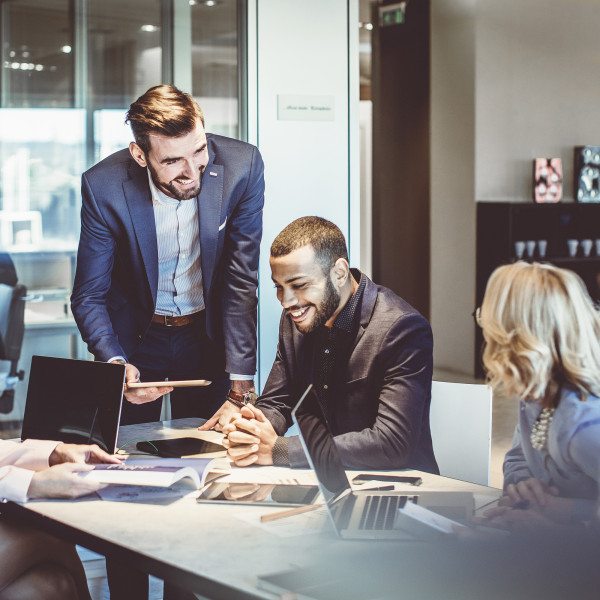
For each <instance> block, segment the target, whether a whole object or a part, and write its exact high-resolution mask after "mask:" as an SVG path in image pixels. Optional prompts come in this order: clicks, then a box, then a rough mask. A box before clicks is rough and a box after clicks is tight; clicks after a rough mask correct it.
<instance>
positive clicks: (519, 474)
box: [502, 425, 533, 489]
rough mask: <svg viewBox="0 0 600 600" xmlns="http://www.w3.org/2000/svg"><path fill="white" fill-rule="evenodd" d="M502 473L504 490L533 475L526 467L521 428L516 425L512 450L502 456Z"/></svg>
mask: <svg viewBox="0 0 600 600" xmlns="http://www.w3.org/2000/svg"><path fill="white" fill-rule="evenodd" d="M502 470H503V472H504V489H506V487H507V486H508V485H509V484H511V483H513V484H515V483H519V481H524V480H525V479H529V478H531V477H533V474H532V473H531V471H530V470H529V467H528V466H527V459H526V458H525V454H524V453H523V447H522V446H521V426H520V425H517V426H516V428H515V433H514V435H513V441H512V448H511V449H510V450H509V451H508V452H507V453H506V455H505V456H504V464H503V466H502Z"/></svg>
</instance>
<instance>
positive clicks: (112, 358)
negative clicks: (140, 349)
mask: <svg viewBox="0 0 600 600" xmlns="http://www.w3.org/2000/svg"><path fill="white" fill-rule="evenodd" d="M114 360H122V361H123V362H124V363H126V362H127V359H126V358H125V357H124V356H111V357H110V358H109V359H108V360H107V361H106V362H113V361H114Z"/></svg>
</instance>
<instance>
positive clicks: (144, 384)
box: [127, 379, 212, 389]
mask: <svg viewBox="0 0 600 600" xmlns="http://www.w3.org/2000/svg"><path fill="white" fill-rule="evenodd" d="M211 383H212V382H210V381H208V380H207V379H186V380H180V381H169V380H168V379H167V380H165V381H136V382H135V383H128V384H127V387H128V388H131V389H134V388H149V387H174V388H176V387H198V386H203V385H210V384H211Z"/></svg>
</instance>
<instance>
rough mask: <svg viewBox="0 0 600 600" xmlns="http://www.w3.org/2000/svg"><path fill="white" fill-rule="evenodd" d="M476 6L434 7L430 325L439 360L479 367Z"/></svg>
mask: <svg viewBox="0 0 600 600" xmlns="http://www.w3.org/2000/svg"><path fill="white" fill-rule="evenodd" d="M475 4H476V0H433V1H432V5H431V9H432V10H431V32H432V33H431V326H432V329H433V340H434V365H435V367H436V368H443V369H448V370H452V371H458V372H471V371H472V369H473V361H474V350H473V347H474V345H473V336H474V331H473V319H472V317H471V313H472V311H473V308H474V307H473V304H474V302H475V161H476V158H475Z"/></svg>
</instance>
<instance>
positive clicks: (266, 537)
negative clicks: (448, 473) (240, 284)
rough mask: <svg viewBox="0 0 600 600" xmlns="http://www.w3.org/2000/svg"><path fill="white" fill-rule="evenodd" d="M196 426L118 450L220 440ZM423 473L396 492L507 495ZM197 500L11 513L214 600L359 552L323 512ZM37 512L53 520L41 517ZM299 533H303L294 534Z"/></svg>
mask: <svg viewBox="0 0 600 600" xmlns="http://www.w3.org/2000/svg"><path fill="white" fill-rule="evenodd" d="M197 423H198V420H196V419H180V420H177V421H165V422H163V423H149V424H143V425H131V426H127V427H123V428H122V429H121V432H120V433H119V445H121V444H123V443H125V442H126V441H127V440H132V439H135V438H145V439H148V438H149V439H158V438H163V437H164V438H166V437H185V436H197V437H202V438H204V439H210V440H213V441H214V440H218V439H219V437H220V434H218V433H217V432H214V431H211V432H199V431H197V428H196V425H197ZM290 471H291V470H288V469H282V468H277V467H276V468H270V467H262V468H261V467H258V468H252V469H251V470H246V469H234V473H233V475H232V477H233V478H235V477H236V475H237V476H240V475H241V476H242V479H241V480H243V478H244V477H245V475H244V473H246V474H247V476H250V474H251V473H254V475H253V477H256V473H257V472H258V473H259V474H260V475H261V476H262V477H264V478H265V481H267V482H269V481H272V480H273V478H276V477H277V476H280V475H281V474H282V473H288V474H290ZM292 474H293V476H294V477H295V478H300V479H303V481H302V482H304V481H314V474H313V473H312V472H310V471H301V470H295V469H294V470H293V471H292ZM407 474H411V472H407ZM418 474H419V475H421V476H422V477H423V484H422V486H421V488H414V487H410V488H409V487H406V486H405V487H404V488H402V487H397V489H407V490H409V491H411V492H413V493H414V492H415V490H418V489H423V490H425V489H444V490H455V491H472V492H474V494H475V499H476V506H481V505H483V504H486V503H487V502H490V501H493V500H494V499H495V498H497V497H498V495H499V493H500V491H499V490H495V489H492V488H486V487H483V486H478V485H474V484H470V483H465V482H461V481H456V480H451V479H446V478H444V477H439V476H436V475H430V474H428V473H418ZM238 480H240V479H238ZM196 496H197V491H195V492H194V493H191V494H188V496H186V497H182V498H171V499H162V500H161V499H154V500H146V501H139V500H138V501H136V502H110V501H103V500H100V499H99V498H97V497H86V498H80V499H78V500H69V501H67V500H45V501H32V502H29V503H27V504H26V505H25V506H24V508H25V509H26V510H25V511H23V510H22V509H20V508H19V507H18V505H13V507H12V510H10V511H7V512H11V513H12V514H16V515H18V516H20V517H21V518H26V517H30V518H33V521H32V523H33V524H35V525H36V526H41V527H44V526H46V525H48V524H49V523H50V525H51V528H52V527H53V528H54V529H53V531H54V532H55V533H57V534H58V535H61V536H62V537H65V538H66V539H72V541H75V542H77V543H78V544H80V545H83V546H86V547H89V548H90V549H91V550H94V551H96V552H100V553H103V554H106V553H107V551H110V552H112V553H113V554H114V555H115V556H117V557H118V556H120V557H122V558H123V559H124V560H130V561H131V562H132V564H136V565H137V566H143V568H145V569H146V570H147V571H148V572H150V573H151V574H153V575H156V576H158V577H161V578H163V579H172V580H173V582H174V583H177V584H178V585H181V586H182V587H188V588H189V589H194V591H197V592H199V593H204V594H206V595H207V596H210V597H211V598H212V597H214V598H232V597H241V598H244V597H256V598H272V597H273V596H272V595H271V594H270V593H268V592H265V591H262V590H259V589H257V587H256V583H257V576H258V575H262V574H267V573H273V572H277V571H281V570H286V569H291V568H293V567H296V566H298V565H304V564H308V563H309V562H310V561H311V560H314V559H315V556H317V555H318V554H319V553H322V552H324V551H326V552H328V553H329V552H343V551H344V547H345V546H346V547H348V546H351V547H352V548H356V544H357V542H347V541H342V540H340V539H339V538H338V537H337V536H336V535H335V533H334V531H333V529H332V528H331V525H330V524H329V522H328V521H327V520H326V518H325V516H324V515H323V514H321V516H319V515H318V514H316V513H319V512H320V511H315V512H314V513H306V514H305V515H296V516H294V517H293V518H288V519H281V520H279V521H273V522H271V523H263V524H261V523H259V517H260V515H262V514H265V513H268V512H271V511H273V512H276V511H278V510H282V509H281V508H274V509H273V508H270V507H252V506H228V505H219V504H199V503H197V502H196V500H195V497H196ZM3 512H4V511H3ZM38 515H39V516H43V517H47V518H48V519H50V520H51V521H48V519H39V518H38V517H37V516H38ZM319 519H322V521H319ZM286 522H287V523H286ZM320 522H322V524H323V527H322V531H320V532H317V531H316V529H315V527H318V525H319V523H320ZM72 528H74V529H72ZM294 529H296V533H300V535H290V531H291V532H292V533H294ZM61 531H62V533H61ZM65 532H66V533H65ZM307 532H308V533H307ZM374 543H375V544H377V543H380V542H358V544H365V546H367V545H370V544H374ZM381 543H387V542H381ZM410 543H413V542H410ZM414 543H418V542H414Z"/></svg>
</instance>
